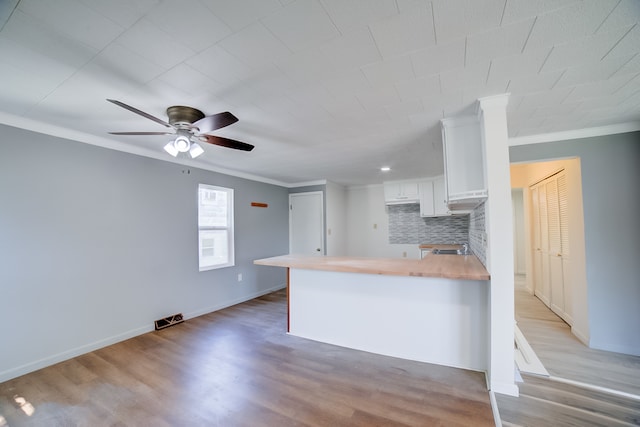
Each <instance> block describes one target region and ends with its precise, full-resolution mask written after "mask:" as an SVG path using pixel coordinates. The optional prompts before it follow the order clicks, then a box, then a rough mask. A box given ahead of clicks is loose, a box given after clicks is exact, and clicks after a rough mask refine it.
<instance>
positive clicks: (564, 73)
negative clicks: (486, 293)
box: [0, 0, 640, 185]
mask: <svg viewBox="0 0 640 427" xmlns="http://www.w3.org/2000/svg"><path fill="white" fill-rule="evenodd" d="M639 20H640V0H584V1H581V0H579V1H576V0H506V1H505V0H434V1H426V0H425V1H420V0H413V1H412V0H296V1H287V0H180V1H178V0H166V1H158V0H109V1H103V0H56V1H50V0H22V1H19V2H17V1H15V0H3V1H2V2H1V3H0V25H2V27H1V30H0V58H1V60H0V82H1V84H0V122H2V123H6V124H11V125H16V126H21V127H25V128H31V129H34V130H39V131H44V132H48V133H51V134H56V135H59V136H66V137H69V138H72V139H77V140H80V141H83V142H89V143H93V144H98V145H103V146H110V147H113V148H116V149H122V150H125V151H131V152H136V153H139V154H145V155H151V156H155V157H158V158H162V159H167V160H171V158H170V157H169V156H168V155H166V154H165V153H164V152H163V151H162V147H163V145H164V144H165V143H166V142H167V137H162V136H151V137H141V136H137V137H136V136H127V137H115V136H112V135H108V134H107V132H109V131H161V130H164V128H162V127H161V126H160V125H158V124H156V123H154V122H152V121H149V120H147V119H145V118H143V117H141V116H138V115H136V114H133V113H131V112H129V111H126V110H124V109H122V108H119V107H117V106H115V105H113V104H110V103H108V102H106V101H105V99H106V98H115V99H117V100H120V101H122V102H125V103H127V104H129V105H132V106H134V107H137V108H139V109H141V110H144V111H146V112H148V113H150V114H152V115H154V116H157V117H160V118H162V119H166V115H165V109H166V107H168V106H171V105H189V106H192V107H196V108H198V109H200V110H202V111H203V112H204V113H205V114H214V113H217V112H221V111H227V110H228V111H231V112H232V113H233V114H235V115H236V116H237V117H238V118H239V119H240V121H239V122H238V123H236V124H234V125H231V126H229V127H227V128H224V129H221V130H219V131H217V132H214V133H215V134H217V135H220V136H227V137H229V138H234V139H238V140H241V141H245V142H248V143H251V144H253V145H255V146H256V148H255V149H254V150H253V151H252V152H241V151H236V150H231V149H226V148H221V147H217V146H211V145H207V146H206V147H205V150H206V152H205V154H204V155H203V156H201V157H200V158H199V159H197V160H196V161H187V162H186V163H187V164H191V165H195V166H200V167H204V168H212V169H221V168H222V169H224V170H229V171H235V172H240V173H245V174H251V175H255V176H260V177H265V178H268V179H270V180H273V181H276V182H280V183H300V182H308V181H314V180H318V179H329V180H332V181H335V182H338V183H342V184H346V185H360V184H370V183H378V182H381V181H382V180H383V179H400V178H410V177H421V176H433V175H437V174H439V173H442V170H443V166H442V142H441V136H440V127H439V119H441V118H443V117H448V116H452V115H456V114H460V113H462V112H465V111H469V110H470V108H471V107H472V105H473V103H474V101H475V100H476V99H477V98H479V97H483V96H488V95H495V94H500V93H511V97H510V102H509V107H508V123H509V134H510V136H511V137H522V136H527V135H534V134H543V133H550V132H559V131H568V130H575V129H584V128H590V127H599V126H608V125H615V124H621V123H627V124H628V123H637V122H638V121H639V120H640V55H639V52H640V25H638V21H639ZM0 141H2V139H1V136H0ZM2 142H5V141H2ZM165 156H166V157H165ZM383 165H389V166H391V167H392V168H393V170H392V172H390V173H389V174H388V175H383V174H382V173H381V172H379V168H380V166H383Z"/></svg>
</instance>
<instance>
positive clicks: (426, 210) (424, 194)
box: [420, 181, 435, 216]
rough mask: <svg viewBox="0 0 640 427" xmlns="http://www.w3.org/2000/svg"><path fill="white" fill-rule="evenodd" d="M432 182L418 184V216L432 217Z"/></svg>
mask: <svg viewBox="0 0 640 427" xmlns="http://www.w3.org/2000/svg"><path fill="white" fill-rule="evenodd" d="M434 215H435V211H434V206H433V182H431V181H424V182H421V183H420V216H434Z"/></svg>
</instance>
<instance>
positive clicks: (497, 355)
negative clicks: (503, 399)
mask: <svg viewBox="0 0 640 427" xmlns="http://www.w3.org/2000/svg"><path fill="white" fill-rule="evenodd" d="M508 100H509V95H508V94H503V95H496V96H490V97H486V98H480V99H478V118H479V120H480V133H481V136H482V144H483V148H484V154H485V156H484V158H485V168H484V169H485V177H486V184H487V190H488V194H489V197H488V199H487V201H486V202H485V227H486V231H487V235H488V239H487V243H488V245H487V265H486V267H487V270H488V271H489V273H490V274H491V285H490V292H489V306H490V311H489V313H490V314H489V318H490V320H489V322H490V323H489V324H490V363H489V384H490V387H491V389H492V390H493V391H494V392H496V393H502V394H508V395H512V396H517V395H518V386H517V385H516V384H515V361H514V322H515V313H514V290H513V286H514V284H513V226H512V208H511V184H510V173H509V144H508V139H509V135H508V132H507V113H506V109H507V103H508Z"/></svg>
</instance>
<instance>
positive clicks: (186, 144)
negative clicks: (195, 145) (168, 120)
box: [173, 135, 191, 153]
mask: <svg viewBox="0 0 640 427" xmlns="http://www.w3.org/2000/svg"><path fill="white" fill-rule="evenodd" d="M173 148H175V149H176V150H178V152H180V153H186V152H187V151H189V148H191V141H189V138H187V137H186V136H183V135H179V136H178V137H177V138H176V139H175V140H174V141H173Z"/></svg>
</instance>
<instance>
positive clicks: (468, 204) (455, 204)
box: [447, 190, 487, 213]
mask: <svg viewBox="0 0 640 427" xmlns="http://www.w3.org/2000/svg"><path fill="white" fill-rule="evenodd" d="M485 200H487V190H480V191H469V192H466V193H464V194H455V195H453V194H452V195H450V196H449V199H448V200H447V207H448V208H449V210H450V211H451V212H453V213H458V212H459V213H462V212H463V211H464V212H471V211H472V210H473V209H475V208H476V207H478V206H479V205H480V204H481V203H483V202H484V201H485Z"/></svg>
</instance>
